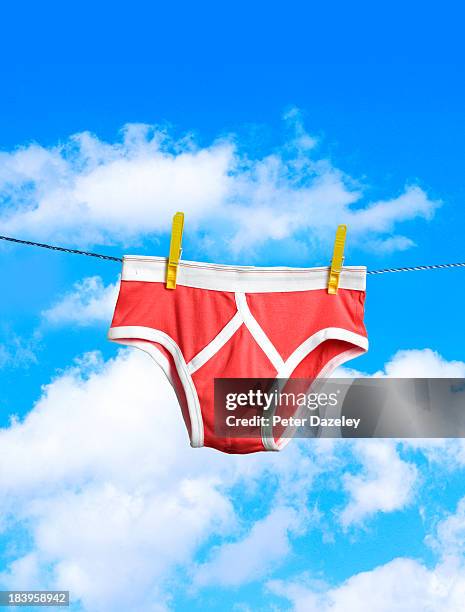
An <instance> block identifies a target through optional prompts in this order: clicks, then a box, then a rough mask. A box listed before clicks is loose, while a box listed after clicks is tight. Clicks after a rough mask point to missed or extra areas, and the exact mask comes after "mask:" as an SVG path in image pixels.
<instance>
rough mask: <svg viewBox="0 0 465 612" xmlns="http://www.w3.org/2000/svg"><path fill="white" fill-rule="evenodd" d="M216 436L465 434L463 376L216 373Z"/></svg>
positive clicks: (424, 436) (359, 436)
mask: <svg viewBox="0 0 465 612" xmlns="http://www.w3.org/2000/svg"><path fill="white" fill-rule="evenodd" d="M215 433H216V435H218V436H220V437H226V438H228V437H239V438H240V437H247V438H255V437H257V438H263V437H264V436H267V437H271V436H273V437H274V438H276V439H278V438H281V437H286V438H288V437H300V438H328V437H329V438H460V437H465V379H461V378H356V379H350V378H331V379H318V378H316V379H303V378H298V379H291V380H287V379H262V378H217V379H215Z"/></svg>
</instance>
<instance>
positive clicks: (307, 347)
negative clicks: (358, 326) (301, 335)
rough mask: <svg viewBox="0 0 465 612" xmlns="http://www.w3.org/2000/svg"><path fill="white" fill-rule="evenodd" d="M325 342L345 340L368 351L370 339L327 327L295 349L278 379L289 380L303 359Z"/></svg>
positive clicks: (345, 330) (339, 328) (280, 371)
mask: <svg viewBox="0 0 465 612" xmlns="http://www.w3.org/2000/svg"><path fill="white" fill-rule="evenodd" d="M325 340H344V341H345V342H349V343H350V344H354V345H355V346H359V347H360V348H362V349H363V350H364V351H367V350H368V338H367V337H366V336H362V335H360V334H356V333H354V332H351V331H348V330H347V329H343V328H342V327H325V328H324V329H320V330H319V331H317V332H316V333H314V334H313V336H310V338H307V339H306V340H304V342H302V344H301V345H300V346H298V347H297V348H296V349H295V351H294V352H293V353H292V354H291V355H290V356H289V357H288V358H287V359H286V361H285V362H284V364H283V367H282V368H281V369H280V370H279V371H278V374H277V376H276V378H289V377H290V376H291V374H292V372H293V371H294V370H295V369H296V367H297V366H298V365H299V363H300V362H301V361H302V359H304V358H305V357H306V356H307V355H308V354H309V353H311V352H312V351H313V350H314V349H316V347H317V346H319V345H320V344H321V343H322V342H324V341H325Z"/></svg>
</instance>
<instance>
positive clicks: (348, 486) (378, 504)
mask: <svg viewBox="0 0 465 612" xmlns="http://www.w3.org/2000/svg"><path fill="white" fill-rule="evenodd" d="M351 450H352V452H353V453H354V455H355V457H356V458H357V461H359V462H360V463H361V464H362V466H363V468H362V471H361V472H359V473H357V474H355V475H354V474H346V475H344V477H343V486H344V489H345V490H346V491H347V492H348V494H349V502H348V504H347V506H346V507H345V508H344V509H343V511H342V512H341V516H340V520H341V523H342V525H343V526H344V527H348V526H350V525H354V524H359V523H361V522H362V521H363V520H365V519H366V518H368V517H371V516H373V515H374V514H375V513H378V512H393V511H395V510H401V509H403V508H404V507H405V506H406V505H407V504H408V503H409V502H411V501H412V494H413V487H414V484H415V481H416V478H417V468H416V467H415V465H413V464H412V463H408V462H406V461H403V460H402V459H401V458H400V456H399V454H398V452H397V450H396V445H395V443H394V442H392V441H389V440H387V441H381V440H357V441H356V442H354V443H353V445H352V447H351Z"/></svg>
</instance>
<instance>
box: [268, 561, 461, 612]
mask: <svg viewBox="0 0 465 612" xmlns="http://www.w3.org/2000/svg"><path fill="white" fill-rule="evenodd" d="M308 582H310V585H309V584H308ZM269 589H270V591H271V592H272V593H274V594H276V595H279V596H281V597H285V598H286V599H288V600H290V601H291V602H292V606H293V609H294V610H295V611H296V612H426V611H428V612H462V610H463V601H464V596H465V570H464V568H463V567H459V568H458V567H455V568H452V567H448V566H446V565H442V564H441V565H438V566H436V567H435V568H434V569H432V570H431V569H429V568H428V567H426V566H425V565H423V564H422V563H420V562H418V561H416V560H413V559H407V558H397V559H394V560H393V561H390V562H389V563H386V564H385V565H382V566H379V567H376V568H374V569H373V570H370V571H367V572H361V573H359V574H355V575H354V576H351V577H350V578H349V579H348V580H346V581H345V582H344V583H342V584H341V585H339V586H336V587H332V588H331V587H330V588H326V589H324V588H323V586H322V585H321V584H318V583H313V584H312V582H311V581H305V580H304V581H297V582H290V583H287V584H286V583H284V582H283V581H272V582H270V583H269Z"/></svg>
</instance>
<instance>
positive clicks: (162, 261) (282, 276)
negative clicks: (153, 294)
mask: <svg viewBox="0 0 465 612" xmlns="http://www.w3.org/2000/svg"><path fill="white" fill-rule="evenodd" d="M166 265H167V258H166V257H149V256H142V255H125V256H124V257H123V269H122V274H121V280H123V281H145V282H153V283H164V282H165V280H166ZM328 276H329V267H328V266H322V267H318V268H289V267H285V266H278V267H271V266H269V267H265V266H263V267H258V266H229V265H222V264H221V265H220V264H211V263H203V262H198V261H184V260H183V261H180V262H179V266H178V275H177V279H176V283H177V284H178V285H184V286H186V287H196V288H199V289H210V290H212V291H229V292H233V293H235V292H239V293H270V292H277V291H278V292H288V291H308V290H310V289H326V288H327V286H328ZM339 287H340V288H341V289H354V290H358V291H365V287H366V267H365V266H344V267H343V268H342V271H341V274H340V277H339ZM334 299H337V298H334Z"/></svg>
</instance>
